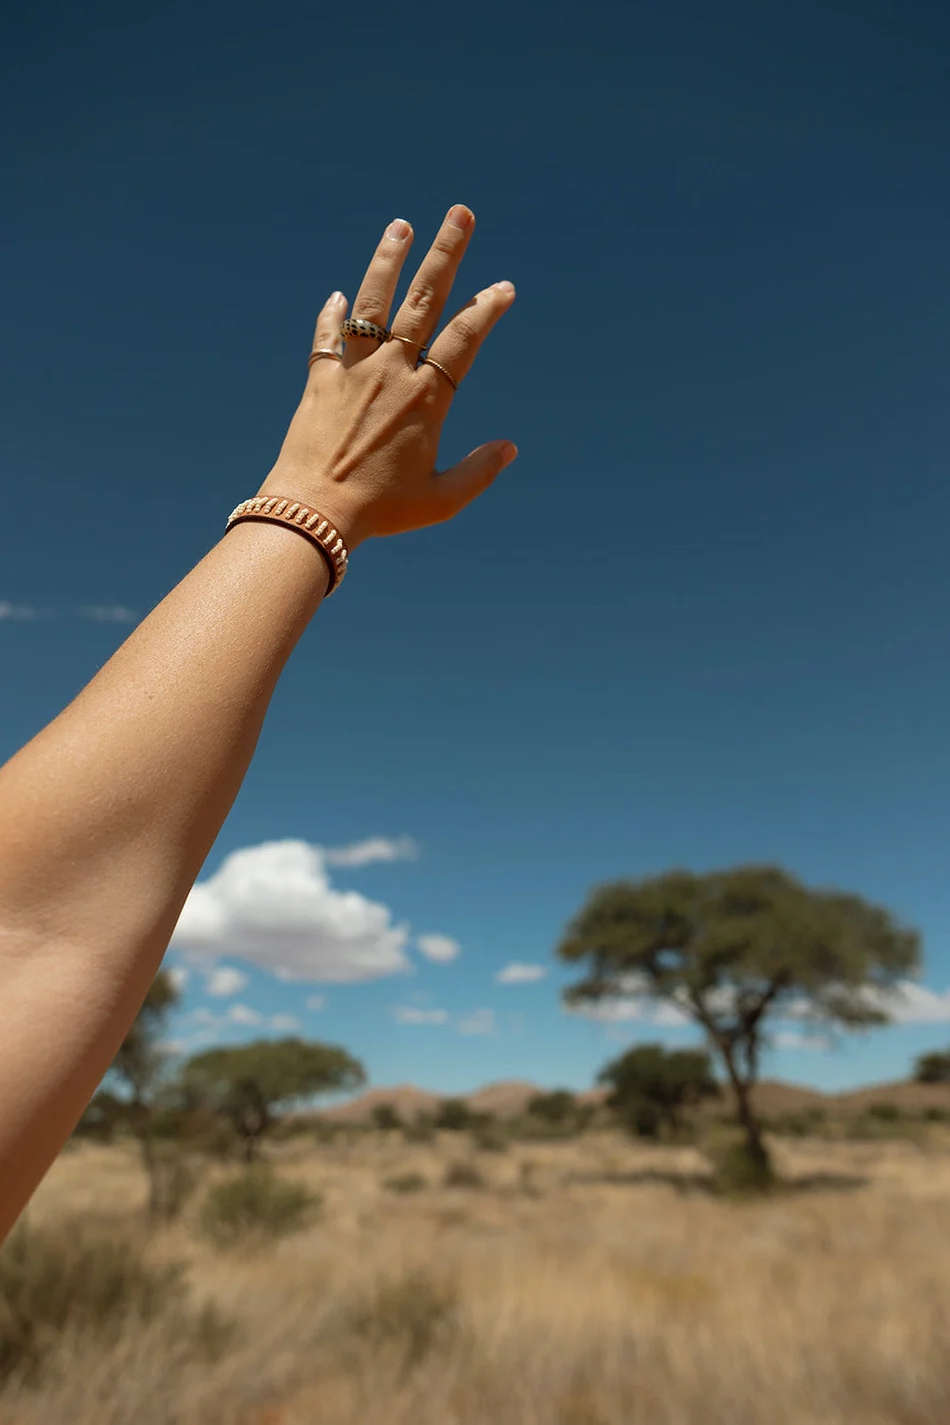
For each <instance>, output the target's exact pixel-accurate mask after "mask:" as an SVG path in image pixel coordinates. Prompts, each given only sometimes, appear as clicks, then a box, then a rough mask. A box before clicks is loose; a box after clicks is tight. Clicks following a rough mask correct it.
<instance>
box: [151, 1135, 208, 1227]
mask: <svg viewBox="0 0 950 1425" xmlns="http://www.w3.org/2000/svg"><path fill="white" fill-rule="evenodd" d="M151 1151H152V1166H151V1169H150V1172H149V1178H150V1183H149V1198H150V1201H149V1206H150V1211H151V1213H152V1215H153V1216H154V1217H155V1218H158V1219H159V1220H160V1221H162V1222H174V1221H175V1219H176V1218H178V1217H180V1216H181V1214H182V1211H183V1210H184V1208H185V1205H186V1203H187V1202H188V1201H189V1199H190V1198H191V1197H192V1195H193V1194H194V1191H195V1189H196V1187H197V1186H198V1182H199V1179H200V1176H201V1171H200V1167H199V1164H198V1162H197V1161H196V1160H195V1159H194V1158H193V1157H186V1156H185V1154H184V1153H182V1152H180V1151H179V1150H178V1149H177V1148H176V1147H175V1146H174V1145H172V1144H164V1143H162V1144H159V1143H153V1144H152V1150H151Z"/></svg>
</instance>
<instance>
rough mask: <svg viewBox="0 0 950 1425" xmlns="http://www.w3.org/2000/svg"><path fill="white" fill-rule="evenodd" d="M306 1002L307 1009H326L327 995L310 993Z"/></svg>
mask: <svg viewBox="0 0 950 1425" xmlns="http://www.w3.org/2000/svg"><path fill="white" fill-rule="evenodd" d="M305 1004H306V1007H307V1009H326V1007H327V997H326V995H310V996H309V998H308V999H307V1000H306V1001H305Z"/></svg>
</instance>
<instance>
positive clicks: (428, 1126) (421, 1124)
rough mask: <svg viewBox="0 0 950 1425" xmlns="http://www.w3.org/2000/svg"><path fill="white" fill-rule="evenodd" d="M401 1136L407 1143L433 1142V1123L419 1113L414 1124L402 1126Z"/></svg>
mask: <svg viewBox="0 0 950 1425" xmlns="http://www.w3.org/2000/svg"><path fill="white" fill-rule="evenodd" d="M402 1136H403V1138H404V1140H405V1141H406V1142H407V1143H432V1142H434V1141H435V1123H434V1122H433V1120H432V1119H431V1118H429V1117H428V1116H427V1115H426V1114H424V1113H420V1114H419V1116H418V1117H417V1118H416V1120H415V1122H414V1123H404V1124H403V1125H402Z"/></svg>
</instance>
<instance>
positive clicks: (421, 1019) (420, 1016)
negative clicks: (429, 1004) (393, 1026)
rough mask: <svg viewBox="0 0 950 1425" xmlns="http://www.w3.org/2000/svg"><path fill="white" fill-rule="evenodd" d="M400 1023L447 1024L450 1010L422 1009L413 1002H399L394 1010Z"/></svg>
mask: <svg viewBox="0 0 950 1425" xmlns="http://www.w3.org/2000/svg"><path fill="white" fill-rule="evenodd" d="M394 1013H395V1017H396V1019H397V1020H398V1021H399V1023H400V1024H447V1023H448V1019H449V1016H448V1011H447V1010H444V1009H420V1008H418V1007H417V1006H416V1005H413V1004H398V1005H397V1006H396V1009H395V1011H394Z"/></svg>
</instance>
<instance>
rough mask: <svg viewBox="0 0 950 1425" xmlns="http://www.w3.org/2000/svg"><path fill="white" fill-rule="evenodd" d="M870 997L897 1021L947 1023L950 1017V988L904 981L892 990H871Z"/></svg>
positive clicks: (877, 1006)
mask: <svg viewBox="0 0 950 1425" xmlns="http://www.w3.org/2000/svg"><path fill="white" fill-rule="evenodd" d="M867 999H868V1002H869V1003H870V1004H871V1005H873V1006H874V1008H875V1009H882V1010H883V1011H884V1013H885V1014H889V1015H890V1016H891V1018H892V1019H893V1020H894V1022H895V1023H896V1024H945V1023H947V1021H948V1020H950V990H932V989H929V988H928V986H927V985H919V984H917V982H916V981H915V980H902V981H901V982H900V984H899V985H897V986H896V987H895V989H894V990H893V991H891V992H890V993H885V992H883V991H878V990H871V991H869V992H868V994H867Z"/></svg>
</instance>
